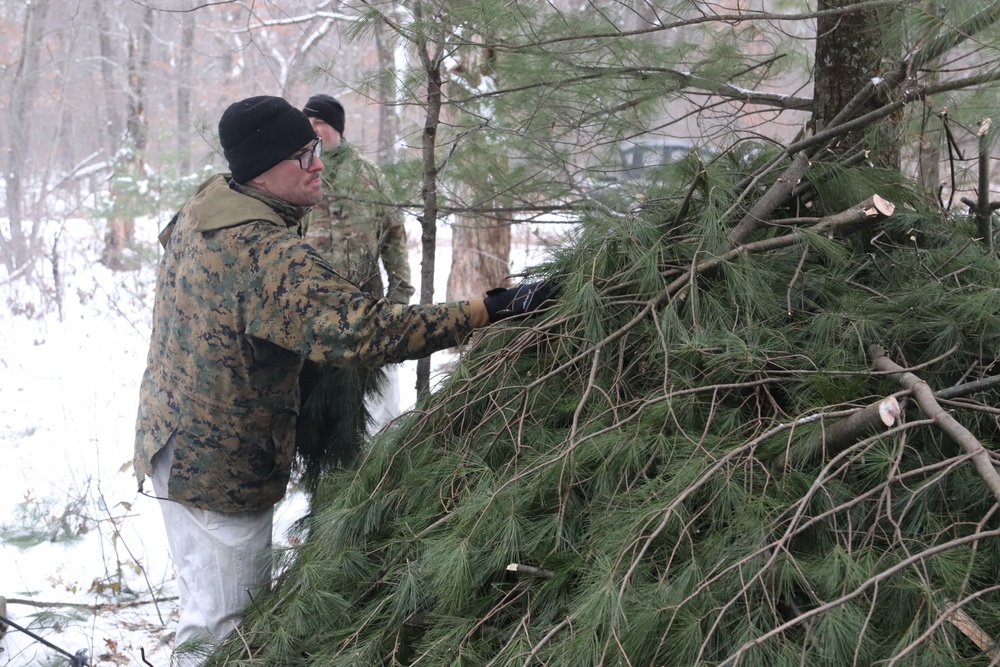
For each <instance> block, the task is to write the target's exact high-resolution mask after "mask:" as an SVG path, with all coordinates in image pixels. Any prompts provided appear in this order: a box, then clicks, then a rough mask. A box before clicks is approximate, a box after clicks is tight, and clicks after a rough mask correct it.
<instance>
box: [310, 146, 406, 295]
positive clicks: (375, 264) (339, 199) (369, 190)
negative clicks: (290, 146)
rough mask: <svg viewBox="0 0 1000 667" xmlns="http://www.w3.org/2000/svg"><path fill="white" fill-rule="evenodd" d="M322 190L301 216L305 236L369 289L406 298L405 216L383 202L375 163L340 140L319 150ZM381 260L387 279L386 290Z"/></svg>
mask: <svg viewBox="0 0 1000 667" xmlns="http://www.w3.org/2000/svg"><path fill="white" fill-rule="evenodd" d="M323 192H324V196H323V201H322V202H321V203H320V204H319V206H316V207H314V208H313V209H312V211H310V212H309V214H308V215H306V217H305V218H304V220H303V236H304V237H305V239H306V241H307V242H309V243H310V244H311V245H312V246H313V247H315V248H316V249H317V250H319V251H320V252H321V253H322V254H323V255H324V256H325V257H326V258H327V259H329V260H330V264H332V265H333V266H334V267H335V269H336V270H337V271H338V272H341V273H342V275H344V276H345V277H346V278H347V279H348V280H350V281H351V282H352V283H354V284H355V285H358V286H359V287H361V289H362V290H364V291H365V292H367V293H368V294H371V295H372V296H375V297H382V296H385V297H386V298H387V299H389V300H390V301H393V302H395V303H409V302H410V297H411V296H413V292H414V288H413V285H412V284H411V283H410V263H409V260H408V259H407V249H406V229H405V227H404V226H403V215H402V212H401V210H400V209H398V208H396V207H394V206H392V205H391V204H389V203H387V199H386V197H385V195H384V193H385V192H386V188H385V186H384V178H383V176H382V173H381V172H380V171H379V169H378V167H377V166H375V165H374V164H372V163H371V162H370V161H368V160H366V159H365V158H364V156H362V155H361V154H359V153H358V151H357V150H356V149H355V148H354V147H353V146H351V145H350V144H346V143H342V144H341V145H340V146H338V147H336V148H334V149H333V150H331V151H327V152H326V153H324V154H323ZM379 261H381V262H382V265H383V266H384V267H385V272H386V275H387V276H388V279H389V288H388V290H386V289H385V286H384V285H383V283H382V275H381V273H380V271H379Z"/></svg>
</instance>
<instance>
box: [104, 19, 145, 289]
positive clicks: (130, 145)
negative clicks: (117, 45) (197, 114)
mask: <svg viewBox="0 0 1000 667" xmlns="http://www.w3.org/2000/svg"><path fill="white" fill-rule="evenodd" d="M152 38H153V9H152V8H150V7H147V8H146V10H145V11H144V12H143V19H142V26H141V27H140V28H139V30H138V33H136V32H132V31H130V35H129V53H128V95H129V103H128V118H127V119H126V122H125V147H124V149H125V155H126V157H125V159H124V160H122V161H121V162H119V163H118V167H119V169H120V170H121V171H123V172H124V173H125V174H126V175H131V176H132V177H134V178H141V177H142V174H143V173H144V172H145V153H146V142H147V138H148V133H149V128H148V121H147V119H146V78H147V76H148V75H149V63H150V44H151V42H152ZM117 176H118V174H116V175H115V177H112V181H111V198H112V200H113V201H114V204H113V208H112V213H111V218H110V219H109V220H108V226H107V230H106V231H105V235H104V252H103V253H102V255H101V262H102V263H103V264H104V265H105V266H107V267H108V268H109V269H111V270H113V271H122V270H125V269H128V268H134V264H131V263H129V262H127V261H126V258H125V250H126V248H128V247H130V246H131V245H132V243H133V241H134V238H135V220H134V219H133V217H132V216H133V210H132V209H133V207H132V206H131V205H130V204H131V196H130V193H129V192H124V191H122V190H121V189H120V188H118V187H117V186H116V185H115V183H116V180H117V178H116V177H117Z"/></svg>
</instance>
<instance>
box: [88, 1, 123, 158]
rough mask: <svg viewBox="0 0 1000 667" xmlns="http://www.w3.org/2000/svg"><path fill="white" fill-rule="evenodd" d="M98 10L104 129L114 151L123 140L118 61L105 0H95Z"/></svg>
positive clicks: (108, 144)
mask: <svg viewBox="0 0 1000 667" xmlns="http://www.w3.org/2000/svg"><path fill="white" fill-rule="evenodd" d="M94 6H95V9H96V11H97V35H98V46H99V48H100V53H101V58H100V60H101V83H102V84H103V87H104V97H105V110H104V113H105V114H106V117H107V121H106V123H105V125H104V129H105V130H106V131H107V137H108V143H107V146H109V147H111V150H112V151H114V150H115V149H116V148H117V147H118V145H119V143H120V142H121V140H122V119H121V115H120V114H119V113H118V99H117V97H116V95H115V93H116V92H118V91H119V90H120V88H119V85H118V84H117V83H116V82H115V67H114V64H115V63H116V62H117V58H116V56H115V50H114V39H115V37H114V35H113V34H112V33H111V19H110V18H109V17H108V7H107V3H106V2H105V1H104V0H94Z"/></svg>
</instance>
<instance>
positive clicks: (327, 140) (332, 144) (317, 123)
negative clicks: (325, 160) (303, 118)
mask: <svg viewBox="0 0 1000 667" xmlns="http://www.w3.org/2000/svg"><path fill="white" fill-rule="evenodd" d="M309 122H310V123H312V126H313V130H315V131H316V134H317V135H319V137H320V138H321V139H322V140H323V150H328V151H330V150H333V149H334V148H336V147H337V146H339V145H340V132H337V130H335V129H334V127H333V125H330V124H329V123H328V122H326V121H325V120H321V119H319V118H313V117H310V118H309Z"/></svg>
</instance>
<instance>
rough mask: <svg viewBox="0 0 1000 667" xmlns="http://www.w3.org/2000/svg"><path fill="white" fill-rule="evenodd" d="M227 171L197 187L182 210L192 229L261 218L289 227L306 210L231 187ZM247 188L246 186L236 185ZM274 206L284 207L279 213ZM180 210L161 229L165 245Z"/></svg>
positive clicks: (205, 228)
mask: <svg viewBox="0 0 1000 667" xmlns="http://www.w3.org/2000/svg"><path fill="white" fill-rule="evenodd" d="M229 180H230V177H229V175H228V174H216V175H215V176H212V177H211V178H209V179H208V180H207V181H205V182H204V183H202V184H201V185H200V186H199V187H198V191H197V193H195V196H194V197H193V198H192V199H191V201H190V202H188V204H187V205H186V206H185V207H184V208H183V209H182V212H183V213H184V214H185V216H186V220H187V221H188V224H190V225H191V229H192V230H193V231H196V232H210V231H214V230H216V229H225V228H227V227H235V226H237V225H242V224H245V223H248V222H253V221H255V220H264V221H266V222H270V223H272V224H275V225H278V226H280V227H291V226H293V225H296V224H298V221H299V220H300V219H301V218H302V216H303V215H304V214H305V213H306V211H308V210H309V209H308V208H303V207H298V206H291V205H290V204H286V203H284V202H281V201H280V200H277V199H274V200H273V202H272V203H269V202H268V201H266V199H265V198H266V197H267V195H266V194H265V193H260V196H261V197H262V198H260V199H259V198H257V196H254V195H256V194H257V193H256V191H254V192H253V194H250V193H245V192H240V191H237V190H234V189H233V188H231V187H230V185H229ZM238 187H241V188H243V189H246V186H238ZM275 208H280V209H282V210H284V211H285V212H286V213H287V215H286V216H282V215H281V214H280V213H278V211H277V210H275ZM179 216H180V213H178V214H177V215H175V216H174V217H173V219H172V220H171V221H170V223H169V224H168V225H167V226H166V227H165V228H164V229H163V231H162V232H160V235H159V240H160V243H161V244H162V245H163V246H164V247H166V245H167V241H168V240H169V239H170V235H171V234H173V231H174V228H175V227H176V223H177V220H178V218H179Z"/></svg>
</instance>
